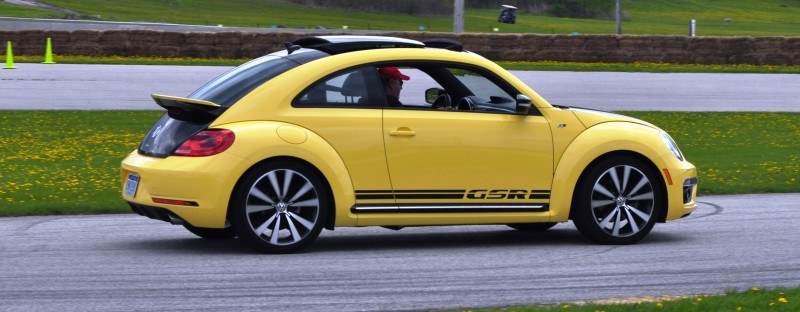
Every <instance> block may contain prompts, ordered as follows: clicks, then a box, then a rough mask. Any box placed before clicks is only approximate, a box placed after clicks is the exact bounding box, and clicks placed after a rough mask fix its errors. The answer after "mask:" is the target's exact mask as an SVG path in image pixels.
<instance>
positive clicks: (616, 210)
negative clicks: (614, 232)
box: [600, 208, 619, 228]
mask: <svg viewBox="0 0 800 312" xmlns="http://www.w3.org/2000/svg"><path fill="white" fill-rule="evenodd" d="M618 213H619V208H614V210H612V211H611V213H609V214H608V215H607V216H606V217H605V218H603V221H600V227H602V228H608V227H610V226H611V218H613V217H614V216H615V215H616V214H618Z"/></svg>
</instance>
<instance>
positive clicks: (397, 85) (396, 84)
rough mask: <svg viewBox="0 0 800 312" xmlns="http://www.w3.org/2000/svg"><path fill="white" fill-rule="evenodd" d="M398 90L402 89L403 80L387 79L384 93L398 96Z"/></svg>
mask: <svg viewBox="0 0 800 312" xmlns="http://www.w3.org/2000/svg"><path fill="white" fill-rule="evenodd" d="M400 90H403V80H400V79H389V86H388V87H387V88H386V93H387V94H389V95H392V96H394V97H400Z"/></svg>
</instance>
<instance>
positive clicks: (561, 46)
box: [553, 35, 584, 51]
mask: <svg viewBox="0 0 800 312" xmlns="http://www.w3.org/2000/svg"><path fill="white" fill-rule="evenodd" d="M583 39H584V38H583V36H563V35H559V36H555V37H553V49H555V50H566V51H581V50H583V49H584V42H583Z"/></svg>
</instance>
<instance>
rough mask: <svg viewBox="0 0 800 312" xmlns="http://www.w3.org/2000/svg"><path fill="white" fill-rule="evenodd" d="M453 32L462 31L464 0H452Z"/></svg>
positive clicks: (458, 32)
mask: <svg viewBox="0 0 800 312" xmlns="http://www.w3.org/2000/svg"><path fill="white" fill-rule="evenodd" d="M453 32H454V33H457V34H460V33H463V32H464V0H455V1H453Z"/></svg>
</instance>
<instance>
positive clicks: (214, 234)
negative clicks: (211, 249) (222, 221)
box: [183, 224, 236, 239]
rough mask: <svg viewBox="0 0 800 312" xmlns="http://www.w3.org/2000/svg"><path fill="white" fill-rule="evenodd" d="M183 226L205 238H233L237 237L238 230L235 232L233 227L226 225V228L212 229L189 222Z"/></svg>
mask: <svg viewBox="0 0 800 312" xmlns="http://www.w3.org/2000/svg"><path fill="white" fill-rule="evenodd" d="M183 227H185V228H186V229H187V230H189V232H192V234H194V235H197V236H200V237H202V238H205V239H231V238H234V237H236V232H234V231H233V228H231V227H226V228H224V229H211V228H201V227H194V226H191V225H189V224H184V225H183Z"/></svg>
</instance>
